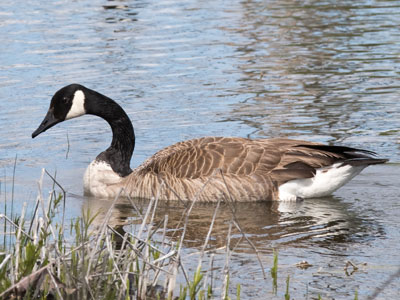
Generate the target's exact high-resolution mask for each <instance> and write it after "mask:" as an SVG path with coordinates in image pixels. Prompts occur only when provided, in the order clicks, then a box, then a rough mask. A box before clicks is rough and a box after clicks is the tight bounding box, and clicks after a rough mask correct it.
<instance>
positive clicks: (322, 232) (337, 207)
mask: <svg viewBox="0 0 400 300" xmlns="http://www.w3.org/2000/svg"><path fill="white" fill-rule="evenodd" d="M131 203H132V202H130V201H128V200H127V199H121V200H118V202H117V203H116V204H115V207H114V209H113V211H112V216H111V219H110V221H109V225H110V226H112V227H114V228H119V227H124V229H125V230H131V229H129V228H130V227H129V226H128V225H133V226H135V225H138V224H141V222H142V216H143V215H144V212H145V211H146V210H147V208H148V205H149V201H147V200H139V199H136V200H135V201H134V204H135V206H136V207H135V209H133V206H132V204H131ZM85 204H86V206H87V207H90V210H91V211H92V212H94V211H100V214H99V216H98V217H97V218H96V221H95V225H100V224H101V223H102V222H103V220H104V216H105V214H106V212H107V211H108V209H109V207H110V205H111V202H110V201H99V200H98V199H93V198H89V199H87V201H86V203H85ZM187 207H188V204H187V203H178V202H159V203H158V204H157V209H156V212H155V215H154V220H153V223H152V224H151V226H150V227H152V228H153V229H154V228H162V227H163V224H164V220H165V219H166V218H167V220H168V223H167V227H166V229H167V230H166V235H167V236H168V237H169V238H170V239H171V240H173V241H175V242H176V241H178V239H179V238H180V236H181V234H182V232H183V225H184V223H183V222H184V216H185V213H186V210H185V209H187ZM216 207H217V204H215V203H198V204H195V206H194V208H193V210H192V212H191V215H190V217H189V222H188V224H187V228H186V235H185V239H184V244H185V247H190V248H199V247H201V246H202V245H203V244H204V241H205V239H206V235H207V233H208V230H209V227H210V224H211V220H212V217H213V214H214V212H215V210H216ZM138 210H139V211H141V212H142V213H141V214H142V215H139V213H138V212H137V211H138ZM232 220H234V221H236V222H237V223H238V224H239V225H240V227H241V230H242V231H243V233H245V234H246V235H247V237H249V238H250V239H251V241H252V242H253V243H254V245H256V247H257V248H258V249H259V250H262V251H266V252H270V251H271V249H272V248H276V247H285V246H289V245H290V246H292V247H304V248H308V247H313V248H315V247H316V246H318V247H320V248H325V249H334V248H335V247H337V246H338V245H340V244H344V243H353V242H358V243H360V242H362V241H363V240H369V239H371V237H373V238H378V237H380V236H384V231H383V229H382V228H381V227H380V225H379V224H378V223H377V222H376V221H375V220H370V219H368V218H367V217H366V216H360V215H357V214H356V213H355V212H353V211H352V209H351V206H350V205H349V204H346V203H344V202H343V201H342V200H341V199H339V198H335V197H331V198H321V199H308V200H306V201H303V202H277V201H271V202H259V203H234V204H232V205H229V204H228V203H222V204H221V205H220V207H219V208H218V213H217V217H216V220H215V223H214V227H213V231H212V235H211V239H210V242H209V248H212V249H216V248H219V247H223V246H225V245H226V239H227V234H228V228H229V223H231V222H232ZM233 228H234V227H233ZM160 230H161V229H160ZM231 245H236V246H235V251H236V252H248V253H253V249H252V248H251V247H250V245H249V244H248V243H246V242H245V241H244V239H243V236H242V234H241V232H240V231H239V230H238V229H237V228H234V229H233V230H232V233H231ZM315 250H316V249H315Z"/></svg>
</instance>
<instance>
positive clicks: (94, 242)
mask: <svg viewBox="0 0 400 300" xmlns="http://www.w3.org/2000/svg"><path fill="white" fill-rule="evenodd" d="M45 173H46V172H45V171H43V172H42V177H41V179H40V181H39V193H38V196H37V199H36V202H35V205H34V208H33V212H32V213H31V215H30V216H29V218H27V214H26V204H24V206H23V208H22V212H21V213H20V215H18V216H16V214H15V212H14V215H13V217H12V218H11V217H8V216H7V215H6V214H1V215H0V221H1V222H4V226H1V227H2V228H3V229H4V231H3V234H4V238H3V239H2V240H3V243H2V244H0V299H74V300H75V299H211V298H213V297H214V296H215V295H216V294H215V289H214V288H213V284H212V280H213V278H214V277H215V275H213V274H212V273H210V272H212V271H204V270H203V268H202V262H203V256H204V253H205V249H206V246H207V244H208V240H209V238H210V235H211V231H212V227H213V224H214V221H215V218H216V215H217V210H218V207H219V204H218V205H217V207H216V209H215V212H214V216H213V219H212V221H211V224H210V228H209V231H208V235H207V237H206V240H205V242H204V245H203V247H202V249H201V251H200V255H199V262H198V267H197V269H196V270H195V272H194V274H193V275H192V276H190V275H188V272H187V271H186V270H185V269H184V267H183V265H182V263H181V255H182V254H181V252H182V251H181V249H182V244H183V239H184V236H185V231H186V226H187V222H188V217H189V215H190V212H191V209H192V208H193V205H194V202H195V201H193V203H192V204H190V205H189V206H188V208H187V210H186V211H185V213H184V215H183V220H184V223H183V232H182V234H181V236H180V238H179V240H178V241H177V242H167V241H165V239H164V237H165V231H166V221H167V220H165V222H164V223H165V224H164V231H163V234H162V235H163V239H162V241H158V240H156V239H155V238H153V235H154V233H155V231H156V230H160V229H159V228H158V227H157V228H155V229H152V228H151V226H148V224H153V223H154V222H153V218H154V216H155V211H156V209H157V203H158V198H157V197H155V198H153V199H151V201H150V203H149V205H148V206H147V209H146V211H143V212H141V213H140V218H141V224H140V225H139V230H137V231H135V232H125V231H123V230H122V231H121V230H118V228H113V227H111V226H110V225H109V224H110V222H109V221H110V218H111V215H112V211H113V209H114V206H115V204H116V203H117V200H118V198H119V197H116V198H115V199H114V200H113V201H112V204H111V206H110V208H109V209H108V211H107V212H106V213H105V215H102V216H101V218H102V222H101V223H100V224H98V222H94V221H95V220H96V218H97V217H98V213H97V212H92V211H90V210H88V211H83V213H82V216H80V217H78V218H75V219H72V220H69V221H67V222H65V220H64V215H65V211H64V210H65V197H66V193H65V191H64V190H63V189H62V187H61V186H60V185H59V184H58V183H57V181H56V180H55V179H54V178H53V177H52V176H51V175H50V174H48V173H47V175H48V176H50V178H51V179H52V180H53V182H54V184H53V189H52V191H51V192H50V193H49V196H48V197H47V198H46V199H45V198H44V197H43V196H42V182H43V177H44V175H45ZM56 186H58V187H59V188H60V189H61V191H62V192H60V193H57V192H56V190H55V187H56ZM129 201H131V203H132V205H133V206H134V207H135V203H134V201H133V200H132V199H129ZM95 223H96V224H95ZM232 224H235V222H234V221H232V222H231V226H232ZM121 232H122V233H121ZM229 241H230V232H229V234H228V237H227V243H228V246H227V247H226V253H227V254H226V264H225V267H224V270H222V274H221V275H220V277H221V278H222V280H221V281H222V282H223V284H222V286H221V287H219V288H218V289H219V290H220V291H221V294H220V296H218V298H220V297H223V299H230V298H229V296H228V293H229V258H230V250H229ZM212 257H213V255H211V265H212ZM211 269H212V268H210V270H211ZM178 274H179V276H181V275H182V274H183V277H184V281H183V284H182V283H181V284H180V286H179V287H178V286H177V284H176V283H177V280H178V279H177V277H178ZM236 295H237V298H238V299H239V297H240V285H238V287H237V291H236Z"/></svg>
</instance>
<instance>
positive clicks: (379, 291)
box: [367, 268, 400, 300]
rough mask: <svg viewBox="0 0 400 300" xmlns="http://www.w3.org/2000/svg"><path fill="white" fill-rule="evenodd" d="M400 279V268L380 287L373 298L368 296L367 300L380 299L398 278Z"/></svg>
mask: <svg viewBox="0 0 400 300" xmlns="http://www.w3.org/2000/svg"><path fill="white" fill-rule="evenodd" d="M398 277H400V268H399V269H398V270H397V271H396V273H394V274H392V275H391V276H390V277H389V278H388V279H386V281H385V282H384V283H382V284H381V285H380V286H378V287H377V288H376V289H375V291H374V292H373V293H372V295H371V296H368V298H367V300H373V299H376V297H378V295H379V294H380V293H381V292H382V291H383V290H384V289H385V288H386V287H387V286H388V285H389V284H390V283H391V282H392V281H393V280H395V279H396V278H398Z"/></svg>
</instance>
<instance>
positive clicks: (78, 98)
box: [65, 90, 86, 120]
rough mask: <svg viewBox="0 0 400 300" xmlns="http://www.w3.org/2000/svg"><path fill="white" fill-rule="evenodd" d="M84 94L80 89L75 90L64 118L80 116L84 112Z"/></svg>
mask: <svg viewBox="0 0 400 300" xmlns="http://www.w3.org/2000/svg"><path fill="white" fill-rule="evenodd" d="M84 104H85V94H84V93H83V92H82V91H81V90H77V91H76V92H75V94H74V98H73V99H72V106H71V108H70V109H69V112H68V114H67V116H66V117H65V120H69V119H72V118H76V117H79V116H82V115H84V114H85V113H86V111H85V106H84Z"/></svg>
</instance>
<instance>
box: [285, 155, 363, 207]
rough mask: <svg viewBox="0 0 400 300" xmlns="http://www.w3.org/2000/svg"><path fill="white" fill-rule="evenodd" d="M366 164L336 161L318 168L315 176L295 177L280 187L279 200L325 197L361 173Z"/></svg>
mask: <svg viewBox="0 0 400 300" xmlns="http://www.w3.org/2000/svg"><path fill="white" fill-rule="evenodd" d="M365 167H366V165H365V166H351V165H343V164H342V163H336V164H333V165H332V166H329V167H325V168H320V169H317V172H316V174H315V176H314V177H312V178H306V179H295V180H291V181H288V182H286V183H284V184H282V185H281V186H280V187H279V200H283V201H294V200H296V199H297V198H298V197H300V198H316V197H324V196H328V195H330V194H332V193H333V192H334V191H336V190H337V189H338V188H340V187H342V186H343V185H345V184H346V183H347V182H349V181H350V180H351V179H352V178H353V177H354V176H356V175H357V174H359V173H360V172H361V171H362V170H363V169H364V168H365Z"/></svg>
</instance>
